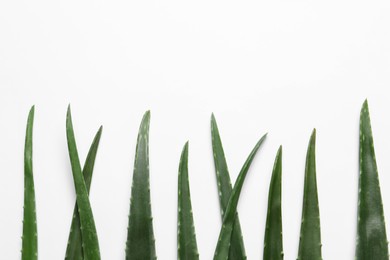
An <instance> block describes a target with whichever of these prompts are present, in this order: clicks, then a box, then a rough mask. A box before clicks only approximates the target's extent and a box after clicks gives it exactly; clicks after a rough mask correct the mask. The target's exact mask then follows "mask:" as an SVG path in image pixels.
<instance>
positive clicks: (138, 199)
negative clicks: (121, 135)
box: [126, 111, 157, 260]
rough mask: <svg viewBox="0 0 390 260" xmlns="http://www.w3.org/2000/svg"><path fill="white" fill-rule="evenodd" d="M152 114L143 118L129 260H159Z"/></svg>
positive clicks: (130, 218)
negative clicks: (152, 169)
mask: <svg viewBox="0 0 390 260" xmlns="http://www.w3.org/2000/svg"><path fill="white" fill-rule="evenodd" d="M149 122H150V112H149V111H147V112H146V113H145V115H144V117H143V118H142V122H141V126H140V128H139V132H138V139H137V148H136V152H135V161H134V173H133V183H132V188H131V200H130V215H129V227H128V232H127V242H126V259H131V260H134V259H135V260H138V259H139V260H146V259H156V258H157V257H156V249H155V241H154V235H153V223H152V209H151V205H150V187H149Z"/></svg>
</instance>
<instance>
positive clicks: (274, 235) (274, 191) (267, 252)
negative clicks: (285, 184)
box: [263, 146, 283, 260]
mask: <svg viewBox="0 0 390 260" xmlns="http://www.w3.org/2000/svg"><path fill="white" fill-rule="evenodd" d="M282 231H283V230H282V146H280V147H279V150H278V152H277V154H276V159H275V163H274V168H273V170H272V177H271V183H270V185H269V193H268V210H267V222H266V228H265V237H264V254H263V259H264V260H282V259H283V235H282V234H283V233H282Z"/></svg>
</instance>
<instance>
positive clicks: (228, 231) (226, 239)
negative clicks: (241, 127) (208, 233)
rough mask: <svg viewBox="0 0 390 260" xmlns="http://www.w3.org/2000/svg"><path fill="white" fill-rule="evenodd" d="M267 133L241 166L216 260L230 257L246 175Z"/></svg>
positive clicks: (227, 211) (224, 221)
mask: <svg viewBox="0 0 390 260" xmlns="http://www.w3.org/2000/svg"><path fill="white" fill-rule="evenodd" d="M265 137H266V135H264V136H263V137H262V138H261V139H260V140H259V141H258V142H257V144H256V145H255V147H254V148H253V150H252V152H251V153H250V154H249V156H248V158H247V160H246V161H245V163H244V165H243V167H242V168H241V171H240V174H239V175H238V177H237V180H236V182H235V184H234V188H233V190H232V193H231V195H230V198H229V202H228V205H227V207H226V212H225V215H224V218H223V222H222V227H221V231H220V233H219V238H218V243H217V247H216V249H215V253H214V260H226V259H228V257H229V250H230V241H231V236H232V231H233V228H234V223H235V219H236V215H237V212H236V211H237V204H238V200H239V198H240V194H241V189H242V186H243V184H244V181H245V177H246V175H247V173H248V170H249V167H250V165H251V163H252V161H253V159H254V157H255V155H256V153H257V151H258V150H259V148H260V146H261V144H262V143H263V141H264V139H265Z"/></svg>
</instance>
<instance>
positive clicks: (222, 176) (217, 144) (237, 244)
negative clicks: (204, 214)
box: [211, 114, 246, 260]
mask: <svg viewBox="0 0 390 260" xmlns="http://www.w3.org/2000/svg"><path fill="white" fill-rule="evenodd" d="M211 141H212V146H213V156H214V165H215V175H216V177H217V184H218V185H217V187H218V195H219V196H218V197H219V205H220V209H221V218H222V220H223V217H224V215H225V210H226V207H227V204H228V201H229V197H230V195H231V193H232V184H231V181H230V176H229V170H228V166H227V163H226V158H225V153H224V151H223V147H222V141H221V137H220V135H219V131H218V126H217V121H216V120H215V117H214V114H212V115H211ZM228 259H231V260H235V259H246V254H245V247H244V241H243V239H242V233H241V226H240V220H239V217H238V214H237V217H236V220H235V223H234V228H233V232H232V238H231V245H230V250H229V257H228Z"/></svg>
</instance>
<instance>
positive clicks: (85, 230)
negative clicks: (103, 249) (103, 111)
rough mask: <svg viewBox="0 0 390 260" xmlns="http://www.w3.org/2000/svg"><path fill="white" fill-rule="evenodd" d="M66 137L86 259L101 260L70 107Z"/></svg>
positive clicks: (67, 116)
mask: <svg viewBox="0 0 390 260" xmlns="http://www.w3.org/2000/svg"><path fill="white" fill-rule="evenodd" d="M66 135H67V140H68V150H69V157H70V162H71V166H72V173H73V180H74V186H75V190H76V202H77V206H78V212H79V217H80V230H81V237H82V250H83V253H84V259H86V260H98V259H100V250H99V241H98V236H97V232H96V227H95V221H94V219H93V214H92V208H91V204H90V202H89V197H88V190H87V186H86V184H85V181H84V177H83V173H82V170H81V165H80V160H79V156H78V153H77V147H76V140H75V137H74V131H73V124H72V115H71V111H70V106H68V112H67V115H66Z"/></svg>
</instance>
